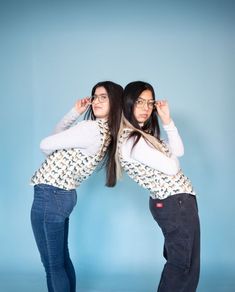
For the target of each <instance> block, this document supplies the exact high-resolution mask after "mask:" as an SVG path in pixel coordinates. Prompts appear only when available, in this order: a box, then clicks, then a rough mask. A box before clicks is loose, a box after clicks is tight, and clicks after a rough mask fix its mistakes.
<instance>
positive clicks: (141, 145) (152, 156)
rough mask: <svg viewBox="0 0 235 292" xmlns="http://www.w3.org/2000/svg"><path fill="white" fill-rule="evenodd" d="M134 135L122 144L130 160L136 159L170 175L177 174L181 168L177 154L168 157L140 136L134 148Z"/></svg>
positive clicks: (124, 154)
mask: <svg viewBox="0 0 235 292" xmlns="http://www.w3.org/2000/svg"><path fill="white" fill-rule="evenodd" d="M134 139H135V138H134V137H133V138H130V139H128V140H126V141H125V142H124V143H123V146H122V154H123V156H124V157H125V158H126V159H128V160H135V161H138V162H140V163H143V164H145V165H148V166H149V167H151V168H154V169H156V170H158V171H161V172H163V173H165V174H168V175H175V174H176V173H177V172H178V171H179V169H180V165H179V161H178V159H177V157H176V156H175V155H171V157H167V156H166V155H165V154H163V153H162V152H160V151H158V150H157V149H156V148H153V147H152V146H151V145H149V144H148V143H147V142H146V141H145V140H144V138H142V137H141V138H140V140H139V141H138V143H137V144H136V145H135V147H134V148H133V149H132V146H133V144H134Z"/></svg>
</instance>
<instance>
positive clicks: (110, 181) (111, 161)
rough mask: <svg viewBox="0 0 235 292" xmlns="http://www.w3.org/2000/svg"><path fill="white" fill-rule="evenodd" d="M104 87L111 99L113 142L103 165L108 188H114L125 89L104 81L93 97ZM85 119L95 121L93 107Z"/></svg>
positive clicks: (98, 85) (109, 120)
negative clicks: (118, 136)
mask: <svg viewBox="0 0 235 292" xmlns="http://www.w3.org/2000/svg"><path fill="white" fill-rule="evenodd" d="M98 87H104V88H105V90H106V91H107V93H108V97H109V106H110V109H109V115H108V126H109V131H110V133H111V142H110V144H109V147H108V150H107V153H106V155H105V160H104V163H103V165H105V168H106V184H105V185H106V186H108V187H113V186H115V184H116V162H115V152H116V147H117V134H118V131H119V126H120V122H121V114H122V95H123V88H122V86H121V85H119V84H117V83H114V82H112V81H102V82H99V83H97V84H96V85H95V86H94V87H93V88H92V91H91V96H93V95H94V93H95V90H96V88H98ZM84 118H85V119H91V120H95V119H96V117H95V115H94V112H93V109H92V106H90V107H89V108H88V110H87V112H86V114H85V117H84Z"/></svg>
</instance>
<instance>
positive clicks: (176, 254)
mask: <svg viewBox="0 0 235 292" xmlns="http://www.w3.org/2000/svg"><path fill="white" fill-rule="evenodd" d="M149 207H150V211H151V213H152V215H153V218H154V219H155V220H156V221H157V223H158V225H159V226H160V228H161V229H162V232H163V235H164V239H165V243H164V252H163V255H164V257H165V259H166V264H165V266H164V269H163V272H162V275H161V279H160V283H159V286H158V292H195V291H196V288H197V285H198V281H199V271H200V224H199V217H198V208H197V202H196V197H195V196H193V195H189V194H177V195H173V196H170V197H168V198H166V199H164V200H159V199H152V198H150V201H149Z"/></svg>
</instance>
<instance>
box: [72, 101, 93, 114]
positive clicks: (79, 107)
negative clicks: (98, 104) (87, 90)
mask: <svg viewBox="0 0 235 292" xmlns="http://www.w3.org/2000/svg"><path fill="white" fill-rule="evenodd" d="M90 104H91V98H90V97H89V96H87V97H84V98H82V99H79V100H78V101H77V102H76V103H75V108H76V111H77V112H78V113H79V114H80V115H81V114H83V113H84V112H85V111H86V110H87V108H88V107H89V105H90Z"/></svg>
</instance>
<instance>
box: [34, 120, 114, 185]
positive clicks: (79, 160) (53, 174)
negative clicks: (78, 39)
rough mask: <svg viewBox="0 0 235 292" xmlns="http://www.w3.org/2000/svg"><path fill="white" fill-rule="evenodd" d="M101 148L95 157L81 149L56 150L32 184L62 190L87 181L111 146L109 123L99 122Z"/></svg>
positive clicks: (38, 171)
mask: <svg viewBox="0 0 235 292" xmlns="http://www.w3.org/2000/svg"><path fill="white" fill-rule="evenodd" d="M98 125H99V129H100V134H101V146H100V148H99V150H98V152H97V153H96V154H94V155H87V154H83V153H82V152H81V150H80V149H77V148H71V149H62V150H56V151H54V152H53V153H51V154H50V155H48V157H47V158H46V160H45V161H44V162H43V163H42V165H41V167H40V168H39V169H38V170H37V171H36V172H35V174H34V175H33V177H32V178H31V184H33V185H35V184H48V185H52V186H55V187H58V188H61V189H65V190H71V189H75V188H77V187H78V186H79V185H80V184H81V183H82V182H83V181H84V180H85V179H87V178H88V177H89V176H90V175H91V174H92V172H93V171H94V169H95V168H96V166H97V165H98V164H99V162H100V161H101V160H102V159H103V158H104V156H105V153H106V151H107V148H108V146H109V144H110V140H111V138H110V132H109V128H108V123H107V122H104V121H101V120H99V121H98Z"/></svg>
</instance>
